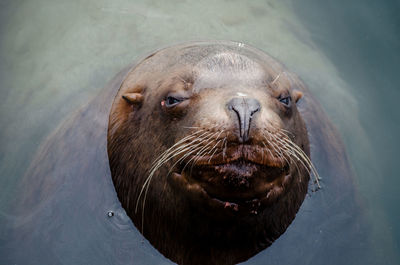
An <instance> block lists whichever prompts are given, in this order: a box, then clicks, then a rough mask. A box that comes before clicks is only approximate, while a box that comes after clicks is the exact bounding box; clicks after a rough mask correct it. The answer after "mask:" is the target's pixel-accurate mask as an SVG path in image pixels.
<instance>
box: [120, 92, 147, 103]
mask: <svg viewBox="0 0 400 265" xmlns="http://www.w3.org/2000/svg"><path fill="white" fill-rule="evenodd" d="M122 98H123V99H125V101H126V102H128V104H131V105H134V104H135V105H137V104H140V103H142V101H143V95H142V93H140V92H139V93H126V94H124V95H122Z"/></svg>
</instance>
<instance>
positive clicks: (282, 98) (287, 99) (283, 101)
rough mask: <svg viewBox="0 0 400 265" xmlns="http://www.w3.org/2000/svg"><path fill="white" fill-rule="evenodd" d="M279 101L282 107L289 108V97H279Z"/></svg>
mask: <svg viewBox="0 0 400 265" xmlns="http://www.w3.org/2000/svg"><path fill="white" fill-rule="evenodd" d="M278 99H279V101H280V102H281V103H282V104H283V105H285V106H286V107H289V106H290V96H286V97H285V96H283V97H282V96H281V97H279V98H278Z"/></svg>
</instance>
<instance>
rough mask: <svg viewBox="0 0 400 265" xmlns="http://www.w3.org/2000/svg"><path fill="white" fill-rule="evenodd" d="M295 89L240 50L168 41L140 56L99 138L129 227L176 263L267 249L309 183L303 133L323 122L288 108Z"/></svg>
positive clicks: (262, 59) (225, 259) (271, 62)
mask: <svg viewBox="0 0 400 265" xmlns="http://www.w3.org/2000/svg"><path fill="white" fill-rule="evenodd" d="M303 94H306V98H308V97H309V92H308V90H307V89H306V87H305V85H304V84H303V82H302V81H301V80H300V79H299V78H298V77H297V76H295V75H294V74H292V73H290V72H289V71H288V70H287V69H285V67H284V66H283V65H282V64H280V63H279V62H277V61H276V60H275V59H273V58H272V57H271V56H269V55H267V54H265V53H264V52H262V51H260V50H257V49H255V48H253V47H250V46H248V45H244V44H241V43H235V42H215V43H208V42H197V43H189V44H183V45H177V46H173V47H169V48H166V49H163V50H160V51H158V52H156V53H154V54H152V55H150V56H149V57H147V58H146V59H145V60H143V61H141V62H140V63H139V64H138V65H137V66H135V67H134V68H133V69H132V70H131V71H130V73H129V74H128V76H127V77H126V79H125V81H124V82H123V83H122V85H121V88H120V89H119V91H118V93H117V95H116V97H115V100H114V102H113V105H112V108H111V111H110V119H109V125H108V136H107V150H108V156H109V162H110V169H111V175H112V179H113V182H114V186H115V189H116V191H117V194H118V198H119V200H120V201H121V203H122V206H123V207H124V208H125V210H126V212H127V214H128V215H129V216H130V217H131V219H132V220H133V222H134V223H135V225H136V227H138V229H139V230H140V231H141V232H142V233H143V234H144V236H145V237H146V238H147V239H148V240H149V241H150V242H151V243H152V244H153V245H154V246H155V247H156V248H157V249H158V250H159V251H160V252H161V253H163V254H164V255H165V256H166V257H168V258H170V259H171V260H173V261H175V262H178V263H179V264H222V263H224V264H232V263H237V262H240V261H243V260H246V259H248V258H249V257H251V256H253V255H254V254H255V253H257V252H259V251H260V250H262V249H264V248H266V247H268V246H270V245H271V244H272V243H273V242H274V241H275V240H276V239H277V238H278V237H279V236H280V235H281V234H282V233H283V232H285V230H286V229H287V227H288V226H289V225H290V223H291V222H292V220H293V219H294V217H295V215H296V213H297V211H298V209H299V207H300V205H301V204H302V202H303V200H304V198H305V196H306V194H307V190H308V183H309V179H310V173H313V180H312V182H313V183H312V185H313V187H314V188H318V187H319V186H320V184H319V180H318V173H317V172H316V169H315V167H314V166H313V164H312V163H311V160H310V144H309V134H308V132H307V129H308V128H307V127H311V130H312V129H313V127H315V126H325V125H326V124H329V122H327V121H326V120H327V118H326V117H323V114H319V113H314V114H313V115H314V119H313V120H311V119H309V120H307V118H309V115H307V114H306V115H302V113H300V112H299V110H298V109H297V106H296V104H297V103H298V102H299V100H301V98H302V97H303ZM306 102H307V103H308V104H310V106H308V107H306V108H309V109H313V108H316V107H317V106H313V104H314V102H313V100H312V99H306ZM314 105H315V104H314ZM304 119H305V120H304ZM306 123H307V126H306ZM312 131H314V130H312ZM322 133H324V134H326V135H329V134H333V133H334V130H331V128H324V129H323V130H322ZM317 137H318V136H317ZM319 144H320V145H323V146H324V148H326V150H329V149H332V148H341V146H340V142H338V141H336V139H331V141H326V140H325V139H324V140H322V141H321V142H320V143H319ZM339 163H340V161H338V164H339Z"/></svg>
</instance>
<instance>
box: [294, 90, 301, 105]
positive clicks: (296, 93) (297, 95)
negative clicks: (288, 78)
mask: <svg viewBox="0 0 400 265" xmlns="http://www.w3.org/2000/svg"><path fill="white" fill-rule="evenodd" d="M292 97H293V100H294V102H296V103H297V101H299V99H301V98H302V97H303V92H301V91H300V90H297V89H294V90H293V91H292Z"/></svg>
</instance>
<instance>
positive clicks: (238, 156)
mask: <svg viewBox="0 0 400 265" xmlns="http://www.w3.org/2000/svg"><path fill="white" fill-rule="evenodd" d="M268 154H269V153H268V152H266V151H265V149H263V148H260V147H258V146H247V145H242V146H236V147H232V148H227V149H226V150H223V151H221V152H219V153H218V154H214V155H205V156H201V157H190V158H188V160H189V161H190V159H191V160H193V161H195V162H193V164H192V165H191V166H186V165H185V166H183V167H181V168H179V169H178V172H180V173H177V172H176V173H175V174H174V177H173V179H175V180H176V181H180V182H181V183H180V184H181V185H180V186H181V187H184V188H185V189H186V191H188V192H191V193H193V194H192V196H193V195H194V194H198V195H199V196H200V197H203V198H205V199H207V200H211V201H212V202H211V204H212V205H213V206H218V207H224V208H227V207H228V208H232V209H236V210H239V209H241V210H243V209H247V210H249V211H256V212H257V210H254V207H256V206H257V207H256V208H259V207H261V205H266V204H268V203H269V202H272V201H273V200H274V199H276V198H277V196H278V195H279V194H281V193H282V192H283V190H284V188H285V186H286V185H287V183H288V182H289V180H290V179H291V177H290V174H289V164H288V163H287V162H286V163H285V162H284V161H281V160H280V159H279V158H276V157H273V156H272V155H270V156H268ZM184 164H185V163H184ZM250 209H252V210H250Z"/></svg>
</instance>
